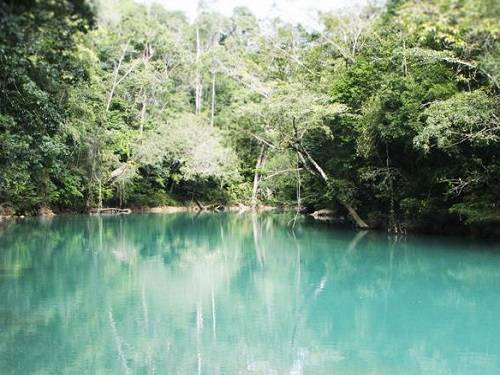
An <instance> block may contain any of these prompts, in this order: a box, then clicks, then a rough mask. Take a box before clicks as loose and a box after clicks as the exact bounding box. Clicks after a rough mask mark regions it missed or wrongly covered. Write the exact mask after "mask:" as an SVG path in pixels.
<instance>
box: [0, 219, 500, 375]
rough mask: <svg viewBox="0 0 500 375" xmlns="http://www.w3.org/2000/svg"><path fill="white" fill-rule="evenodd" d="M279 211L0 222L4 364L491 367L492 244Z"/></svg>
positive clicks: (262, 369) (497, 286)
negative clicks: (334, 223)
mask: <svg viewBox="0 0 500 375" xmlns="http://www.w3.org/2000/svg"><path fill="white" fill-rule="evenodd" d="M289 220H290V217H289V216H287V215H259V216H254V215H250V214H249V215H241V216H238V215H235V214H203V215H198V216H197V215H195V214H186V213H182V214H166V215H128V216H119V217H116V216H115V217H95V216H94V217H89V216H66V217H64V216H61V217H56V218H54V219H51V220H37V219H31V220H26V221H24V222H18V223H7V224H4V225H2V226H0V373H1V374H266V375H267V374H296V375H298V374H315V375H316V374H318V375H321V374H364V375H365V374H478V375H479V374H480V375H487V374H499V373H500V252H498V251H497V250H499V249H498V246H497V244H495V243H480V242H477V241H472V240H463V239H444V238H439V237H409V238H406V239H402V238H399V239H398V238H394V237H388V236H387V235H385V234H383V233H376V232H356V231H352V230H347V229H340V228H334V227H331V226H327V225H325V224H321V223H314V222H312V221H310V220H309V219H300V220H299V222H298V223H297V225H296V226H295V230H293V231H292V230H291V227H290V225H289Z"/></svg>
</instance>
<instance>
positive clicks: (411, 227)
mask: <svg viewBox="0 0 500 375" xmlns="http://www.w3.org/2000/svg"><path fill="white" fill-rule="evenodd" d="M251 211H255V212H258V213H262V212H276V213H279V212H294V211H296V207H295V206H267V205H260V206H257V207H255V208H252V207H251V206H248V205H243V204H238V205H228V206H225V205H221V204H207V205H203V204H196V203H194V202H190V203H187V204H185V205H164V206H152V207H147V206H142V207H137V206H135V207H134V206H132V207H128V208H112V207H107V208H103V209H102V210H101V211H100V212H99V210H96V209H92V210H80V211H79V210H67V209H64V210H57V209H54V210H52V209H50V208H47V207H44V208H41V209H39V210H38V211H37V212H36V213H33V214H31V215H30V214H25V215H19V214H16V213H14V212H8V213H5V212H3V213H2V214H0V223H1V222H6V221H10V220H16V219H25V218H29V217H41V218H50V217H53V216H56V215H65V214H89V215H127V214H130V213H152V214H175V213H181V212H234V213H246V212H251ZM300 214H301V215H304V216H308V217H311V218H313V219H314V220H316V221H322V222H325V223H331V224H335V225H343V226H346V227H355V224H354V223H353V222H352V221H351V220H350V219H349V217H348V216H346V215H342V214H341V213H339V212H337V211H335V210H330V209H320V210H316V211H313V212H311V211H307V210H304V211H301V213H300ZM369 224H370V228H369V230H372V231H377V232H388V233H390V234H391V235H402V236H405V235H406V234H426V235H444V236H461V237H472V238H484V239H495V240H496V239H500V225H499V224H497V223H484V224H482V225H466V224H464V223H461V222H457V221H453V222H452V221H450V222H440V221H437V220H436V221H434V222H429V223H426V224H425V225H416V224H415V223H404V224H401V225H400V227H399V228H401V229H400V230H399V231H398V232H394V231H392V230H390V228H389V227H388V226H387V225H386V224H385V223H384V222H382V221H369Z"/></svg>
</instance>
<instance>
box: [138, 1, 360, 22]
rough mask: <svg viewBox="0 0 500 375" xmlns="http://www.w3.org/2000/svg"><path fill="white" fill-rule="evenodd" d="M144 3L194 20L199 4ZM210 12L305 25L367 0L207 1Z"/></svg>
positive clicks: (195, 2) (188, 2)
mask: <svg viewBox="0 0 500 375" xmlns="http://www.w3.org/2000/svg"><path fill="white" fill-rule="evenodd" d="M139 1H141V2H143V3H151V2H156V3H160V4H163V6H165V7H166V8H167V9H171V10H181V11H183V12H184V13H186V14H187V15H188V16H189V17H190V18H194V15H195V14H196V8H197V6H198V0H139ZM205 2H206V4H208V6H209V7H210V8H211V9H214V10H217V11H219V12H220V13H223V14H225V15H228V16H229V15H231V13H232V10H233V9H234V8H235V7H237V6H246V7H248V8H249V9H250V10H251V11H252V13H253V14H255V15H256V16H257V18H259V19H266V18H270V17H277V16H279V17H280V18H282V19H284V20H286V21H289V22H293V23H298V22H301V23H303V24H306V25H310V24H311V23H313V20H314V19H315V18H316V14H317V11H318V10H321V11H328V10H336V9H345V8H352V7H359V6H360V5H362V4H366V3H367V2H368V0H205Z"/></svg>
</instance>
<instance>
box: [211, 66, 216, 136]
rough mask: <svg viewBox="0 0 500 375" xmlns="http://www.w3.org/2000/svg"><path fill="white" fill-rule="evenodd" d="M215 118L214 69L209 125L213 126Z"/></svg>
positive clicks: (213, 73)
mask: <svg viewBox="0 0 500 375" xmlns="http://www.w3.org/2000/svg"><path fill="white" fill-rule="evenodd" d="M214 118H215V70H214V71H213V72H212V114H211V117H210V125H212V126H214Z"/></svg>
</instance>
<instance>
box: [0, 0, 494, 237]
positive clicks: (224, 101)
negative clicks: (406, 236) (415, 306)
mask: <svg viewBox="0 0 500 375" xmlns="http://www.w3.org/2000/svg"><path fill="white" fill-rule="evenodd" d="M499 19H500V2H498V1H497V0H469V1H467V0H428V1H419V0H389V1H387V2H385V3H384V4H379V5H370V6H366V7H365V8H363V9H362V10H356V11H347V10H346V11H339V12H330V13H328V12H327V13H322V14H320V20H321V25H320V27H318V28H316V29H314V30H313V29H311V28H310V27H308V26H305V25H296V24H290V23H288V22H285V21H283V20H281V19H279V18H277V19H272V20H269V21H268V22H260V21H259V20H258V19H257V18H256V17H255V16H254V15H253V14H252V13H251V12H250V11H249V10H248V9H247V8H244V7H240V8H235V9H234V12H233V14H232V15H231V16H230V17H228V16H225V15H222V14H218V13H215V12H214V11H212V10H211V9H210V7H208V6H207V5H204V3H202V2H201V3H200V5H199V7H198V12H197V16H196V18H194V19H190V18H189V17H187V16H186V15H185V14H183V13H181V12H173V11H168V10H166V9H165V8H163V7H162V6H160V5H155V4H152V5H148V6H146V5H144V4H142V3H139V2H135V1H133V0H120V1H104V0H101V1H99V0H94V1H85V0H7V1H3V2H1V3H0V215H2V214H3V215H8V214H10V215H35V214H38V213H40V212H43V210H50V211H53V212H55V213H59V212H88V211H90V210H92V209H96V208H102V207H123V208H145V207H159V206H181V205H194V204H195V202H196V204H198V205H199V206H201V207H203V208H205V207H219V208H222V207H231V206H238V205H239V206H240V207H248V208H250V209H251V208H254V209H258V208H259V207H267V206H273V207H282V208H286V209H290V210H297V212H303V213H311V212H313V211H316V210H320V209H329V210H332V211H333V212H335V215H336V216H337V217H338V218H345V220H346V221H347V222H351V223H352V224H353V225H356V226H358V227H360V228H378V229H384V230H389V231H390V232H395V233H405V232H406V231H421V232H437V233H451V232H453V233H456V232H460V233H469V232H476V233H482V234H488V235H489V234H494V233H497V234H498V230H499V227H500V225H499V224H500V188H499V186H500V123H499V117H500V105H499V103H500V102H499V95H500V52H499V51H500V39H499V36H500V22H499Z"/></svg>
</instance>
